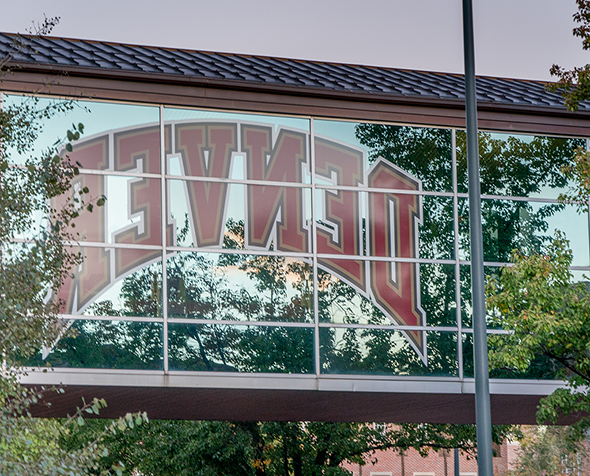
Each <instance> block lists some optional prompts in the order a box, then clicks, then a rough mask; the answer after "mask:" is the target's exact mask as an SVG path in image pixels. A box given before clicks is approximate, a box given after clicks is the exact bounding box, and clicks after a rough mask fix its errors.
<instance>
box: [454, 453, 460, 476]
mask: <svg viewBox="0 0 590 476" xmlns="http://www.w3.org/2000/svg"><path fill="white" fill-rule="evenodd" d="M455 476H461V472H460V471H459V448H455Z"/></svg>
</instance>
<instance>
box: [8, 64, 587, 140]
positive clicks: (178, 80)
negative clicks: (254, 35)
mask: <svg viewBox="0 0 590 476" xmlns="http://www.w3.org/2000/svg"><path fill="white" fill-rule="evenodd" d="M0 89H3V90H5V91H12V92H20V93H29V94H54V95H63V96H68V97H78V98H81V99H82V98H94V99H104V100H117V101H128V102H143V103H153V104H166V105H171V106H185V107H204V108H213V109H229V110H240V111H249V112H256V113H267V114H296V115H309V116H315V117H332V118H335V119H350V120H363V121H384V122H398V123H399V122H401V123H408V124H421V125H434V126H444V127H464V126H465V117H464V114H465V113H464V108H465V103H464V101H463V100H449V99H436V98H423V97H407V96H396V95H391V94H378V93H360V92H342V91H334V90H326V89H320V88H310V87H293V86H285V85H272V84H259V83H253V82H246V81H243V82H242V81H230V80H212V79H207V78H198V77H184V76H179V77H176V76H174V75H169V74H153V73H141V72H128V71H112V70H98V71H97V70H96V69H93V68H69V69H64V68H58V67H53V66H45V65H27V66H25V67H22V66H20V67H18V68H14V69H12V70H11V71H10V73H8V74H6V75H5V76H4V77H3V78H2V80H1V82H0ZM478 113H479V125H480V128H482V129H490V130H506V131H514V132H532V133H544V134H557V135H575V136H590V111H589V112H586V111H576V112H570V111H568V110H566V109H565V108H563V109H559V108H548V107H535V106H521V105H510V104H497V103H489V102H483V101H480V102H479V103H478Z"/></svg>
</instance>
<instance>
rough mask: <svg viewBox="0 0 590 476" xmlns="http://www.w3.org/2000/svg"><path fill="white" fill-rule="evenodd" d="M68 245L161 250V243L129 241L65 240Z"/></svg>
mask: <svg viewBox="0 0 590 476" xmlns="http://www.w3.org/2000/svg"><path fill="white" fill-rule="evenodd" d="M64 243H65V244H67V245H68V246H75V247H78V246H80V247H83V248H84V247H86V248H120V249H124V250H161V249H162V245H140V244H137V245H136V244H130V243H98V242H96V241H89V242H85V241H65V242H64Z"/></svg>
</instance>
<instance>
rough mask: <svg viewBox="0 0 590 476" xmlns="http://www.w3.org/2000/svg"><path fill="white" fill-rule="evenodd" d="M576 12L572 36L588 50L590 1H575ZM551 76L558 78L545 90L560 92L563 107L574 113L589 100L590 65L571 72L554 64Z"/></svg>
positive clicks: (589, 45)
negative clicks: (575, 25) (581, 104)
mask: <svg viewBox="0 0 590 476" xmlns="http://www.w3.org/2000/svg"><path fill="white" fill-rule="evenodd" d="M576 4H577V6H578V11H577V12H576V13H574V15H573V18H574V22H576V23H577V24H579V26H577V27H575V28H574V29H573V34H574V36H577V37H579V38H581V39H582V48H583V49H584V50H588V49H590V0H576ZM549 72H550V73H551V76H555V77H557V78H558V81H557V82H555V83H549V84H547V86H546V87H547V90H549V91H552V92H560V93H561V95H562V96H563V98H564V104H565V107H566V108H567V109H568V110H570V111H576V110H578V108H579V107H580V102H582V101H586V100H588V99H590V64H587V65H585V66H580V67H576V68H574V69H572V70H566V69H565V68H563V67H561V66H559V65H558V64H554V65H553V66H551V69H550V70H549Z"/></svg>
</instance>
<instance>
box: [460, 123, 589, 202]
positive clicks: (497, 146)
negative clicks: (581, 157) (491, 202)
mask: <svg viewBox="0 0 590 476" xmlns="http://www.w3.org/2000/svg"><path fill="white" fill-rule="evenodd" d="M576 147H584V148H585V147H586V141H585V140H581V139H567V138H560V137H543V136H533V135H525V134H520V135H515V134H502V133H497V132H483V131H480V132H479V162H480V176H481V193H482V194H484V195H511V196H518V197H529V196H533V195H534V196H540V197H547V198H557V195H558V194H559V191H558V189H560V188H563V187H565V186H566V180H565V178H564V176H563V174H562V172H561V167H562V166H563V165H566V164H570V163H571V162H572V160H573V157H574V151H575V149H576ZM457 177H458V181H459V192H467V152H466V139H465V132H464V131H457Z"/></svg>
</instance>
